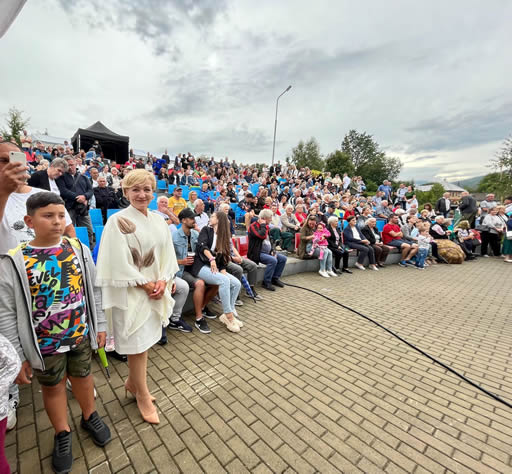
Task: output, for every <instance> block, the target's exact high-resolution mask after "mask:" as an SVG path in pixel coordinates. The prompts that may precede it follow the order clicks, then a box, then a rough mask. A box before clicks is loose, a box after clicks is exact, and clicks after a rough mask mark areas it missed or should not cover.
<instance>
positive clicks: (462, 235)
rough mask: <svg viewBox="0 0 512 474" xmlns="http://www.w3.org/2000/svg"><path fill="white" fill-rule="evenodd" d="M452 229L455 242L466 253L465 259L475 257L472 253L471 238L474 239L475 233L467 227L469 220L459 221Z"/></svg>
mask: <svg viewBox="0 0 512 474" xmlns="http://www.w3.org/2000/svg"><path fill="white" fill-rule="evenodd" d="M453 231H454V232H455V236H456V238H457V242H458V243H459V245H460V246H461V248H462V250H463V251H464V253H465V254H466V260H473V259H474V258H475V256H474V255H473V250H474V246H473V239H475V234H474V233H473V232H471V229H470V228H469V221H467V220H463V221H460V222H459V223H458V224H457V226H456V227H455V229H453Z"/></svg>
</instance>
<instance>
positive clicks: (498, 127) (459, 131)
mask: <svg viewBox="0 0 512 474" xmlns="http://www.w3.org/2000/svg"><path fill="white" fill-rule="evenodd" d="M511 108H512V103H511V102H508V103H504V104H502V105H499V106H495V107H487V108H481V109H475V110H470V111H466V112H459V113H457V114H455V115H451V116H446V117H435V118H430V119H426V120H422V121H420V122H418V123H417V124H416V125H414V126H412V127H409V128H406V132H408V133H410V134H411V135H412V139H411V140H410V143H411V144H410V146H409V149H408V150H407V151H408V153H415V152H421V151H423V152H425V151H431V150H458V149H461V148H466V147H469V146H475V145H480V144H484V143H489V142H493V141H497V140H502V139H504V138H505V137H506V136H507V135H508V134H509V133H510V131H511V130H512V114H511V113H510V111H511Z"/></svg>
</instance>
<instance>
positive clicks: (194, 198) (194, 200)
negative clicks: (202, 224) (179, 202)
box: [187, 191, 197, 211]
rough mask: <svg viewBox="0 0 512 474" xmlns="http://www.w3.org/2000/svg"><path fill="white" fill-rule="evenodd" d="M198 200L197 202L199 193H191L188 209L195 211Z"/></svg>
mask: <svg viewBox="0 0 512 474" xmlns="http://www.w3.org/2000/svg"><path fill="white" fill-rule="evenodd" d="M196 200H197V192H196V191H190V193H189V194H188V202H187V207H188V208H189V209H190V210H192V211H193V210H194V209H195V206H194V203H195V202H196Z"/></svg>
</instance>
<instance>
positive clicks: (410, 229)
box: [400, 215, 419, 244]
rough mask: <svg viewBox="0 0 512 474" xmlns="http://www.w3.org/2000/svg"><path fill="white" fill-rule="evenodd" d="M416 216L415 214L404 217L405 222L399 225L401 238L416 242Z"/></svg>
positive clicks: (408, 241)
mask: <svg viewBox="0 0 512 474" xmlns="http://www.w3.org/2000/svg"><path fill="white" fill-rule="evenodd" d="M417 221H418V218H417V217H416V216H411V215H409V216H407V217H406V219H405V224H404V225H402V226H400V228H401V229H402V234H403V240H405V241H406V242H407V243H409V244H411V243H416V242H417V241H418V234H419V232H418V229H417V228H416V222H417Z"/></svg>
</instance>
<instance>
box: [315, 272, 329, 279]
mask: <svg viewBox="0 0 512 474" xmlns="http://www.w3.org/2000/svg"><path fill="white" fill-rule="evenodd" d="M318 273H320V276H323V277H324V278H329V274H328V273H327V272H326V271H322V270H319V271H318Z"/></svg>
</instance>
